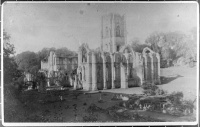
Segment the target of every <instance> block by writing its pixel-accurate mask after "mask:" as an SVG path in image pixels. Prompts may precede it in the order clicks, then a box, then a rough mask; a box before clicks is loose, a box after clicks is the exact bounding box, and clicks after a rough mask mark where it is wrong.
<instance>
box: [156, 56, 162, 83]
mask: <svg viewBox="0 0 200 127" xmlns="http://www.w3.org/2000/svg"><path fill="white" fill-rule="evenodd" d="M156 57H157V61H158V63H157V64H158V84H161V82H160V55H159V53H156Z"/></svg>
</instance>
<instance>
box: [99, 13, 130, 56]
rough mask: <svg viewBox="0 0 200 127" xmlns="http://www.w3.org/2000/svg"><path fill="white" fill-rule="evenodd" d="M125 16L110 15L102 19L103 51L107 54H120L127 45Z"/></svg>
mask: <svg viewBox="0 0 200 127" xmlns="http://www.w3.org/2000/svg"><path fill="white" fill-rule="evenodd" d="M125 33H126V23H125V16H124V15H123V16H121V15H119V14H113V13H111V14H108V15H104V16H102V19H101V49H102V50H103V51H106V52H111V53H114V52H118V51H119V50H120V48H121V47H122V46H123V45H125V43H126V40H125V39H126V35H125Z"/></svg>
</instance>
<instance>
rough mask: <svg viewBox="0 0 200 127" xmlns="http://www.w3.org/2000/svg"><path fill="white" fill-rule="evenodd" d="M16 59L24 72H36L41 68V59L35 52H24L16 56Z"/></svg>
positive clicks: (19, 67)
mask: <svg viewBox="0 0 200 127" xmlns="http://www.w3.org/2000/svg"><path fill="white" fill-rule="evenodd" d="M15 61H16V63H17V65H18V69H19V70H21V71H23V72H31V73H35V72H37V71H38V70H39V67H38V66H39V65H40V61H39V60H38V57H37V54H35V53H34V52H30V51H25V52H22V53H20V54H18V55H17V56H16V57H15ZM34 69H36V70H34Z"/></svg>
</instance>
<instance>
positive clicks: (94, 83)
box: [92, 52, 97, 90]
mask: <svg viewBox="0 0 200 127" xmlns="http://www.w3.org/2000/svg"><path fill="white" fill-rule="evenodd" d="M92 90H97V73H96V56H95V53H94V52H92Z"/></svg>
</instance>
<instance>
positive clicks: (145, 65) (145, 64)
mask: <svg viewBox="0 0 200 127" xmlns="http://www.w3.org/2000/svg"><path fill="white" fill-rule="evenodd" d="M143 58H144V72H145V73H144V77H145V78H144V82H146V81H147V75H148V73H147V56H146V54H143Z"/></svg>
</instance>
